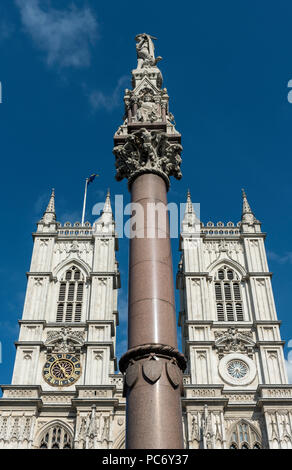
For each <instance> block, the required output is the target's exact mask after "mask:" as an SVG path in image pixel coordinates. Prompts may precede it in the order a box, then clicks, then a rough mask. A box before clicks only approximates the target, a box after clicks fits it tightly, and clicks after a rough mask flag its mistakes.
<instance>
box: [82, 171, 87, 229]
mask: <svg viewBox="0 0 292 470" xmlns="http://www.w3.org/2000/svg"><path fill="white" fill-rule="evenodd" d="M87 185H88V178H86V180H85V190H84V200H83V210H82V220H81V225H84V218H85V207H86V196H87Z"/></svg>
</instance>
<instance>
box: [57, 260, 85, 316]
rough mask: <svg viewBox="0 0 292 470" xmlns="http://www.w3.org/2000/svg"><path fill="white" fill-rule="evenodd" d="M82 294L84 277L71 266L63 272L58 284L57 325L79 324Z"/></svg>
mask: <svg viewBox="0 0 292 470" xmlns="http://www.w3.org/2000/svg"><path fill="white" fill-rule="evenodd" d="M83 294H84V276H83V274H82V273H81V271H80V270H79V269H78V268H77V267H76V266H73V267H71V268H70V269H68V270H67V271H66V272H65V275H64V276H63V279H62V280H61V282H60V288H59V297H58V305H57V318H56V321H57V322H58V323H72V322H80V321H81V314H82V302H83Z"/></svg>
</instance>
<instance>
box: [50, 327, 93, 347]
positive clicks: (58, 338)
mask: <svg viewBox="0 0 292 470" xmlns="http://www.w3.org/2000/svg"><path fill="white" fill-rule="evenodd" d="M83 345H84V331H81V330H76V331H74V330H72V328H61V330H53V331H48V333H47V339H46V342H45V347H46V348H47V352H48V353H69V352H70V353H79V352H80V350H81V348H82V346H83Z"/></svg>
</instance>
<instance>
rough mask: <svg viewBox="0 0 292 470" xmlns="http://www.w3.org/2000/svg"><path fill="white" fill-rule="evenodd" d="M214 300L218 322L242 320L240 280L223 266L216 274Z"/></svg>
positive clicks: (233, 272) (228, 268)
mask: <svg viewBox="0 0 292 470" xmlns="http://www.w3.org/2000/svg"><path fill="white" fill-rule="evenodd" d="M215 299H216V311H217V319H218V321H243V320H244V316H243V307H242V297H241V287H240V279H239V276H238V274H237V273H236V272H235V271H233V270H232V269H231V268H230V267H228V266H223V267H222V268H220V269H219V270H218V271H217V273H216V277H215Z"/></svg>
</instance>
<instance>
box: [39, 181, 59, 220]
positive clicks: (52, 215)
mask: <svg viewBox="0 0 292 470" xmlns="http://www.w3.org/2000/svg"><path fill="white" fill-rule="evenodd" d="M40 222H42V223H45V224H46V225H48V224H50V223H54V222H56V211H55V189H54V188H53V189H52V193H51V197H50V200H49V204H48V206H47V208H46V210H45V212H44V215H43V216H42V218H41V220H40Z"/></svg>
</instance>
